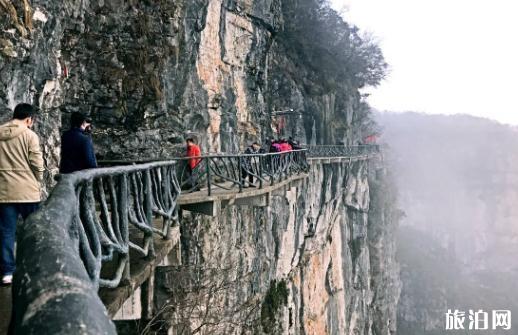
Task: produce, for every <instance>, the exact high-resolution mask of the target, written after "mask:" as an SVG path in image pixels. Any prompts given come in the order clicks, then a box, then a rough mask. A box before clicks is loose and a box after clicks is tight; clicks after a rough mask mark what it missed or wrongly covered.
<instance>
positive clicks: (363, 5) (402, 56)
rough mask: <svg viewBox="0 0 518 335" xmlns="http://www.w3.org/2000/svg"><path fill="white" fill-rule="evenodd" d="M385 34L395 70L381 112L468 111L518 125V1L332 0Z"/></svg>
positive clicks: (382, 93) (377, 98)
mask: <svg viewBox="0 0 518 335" xmlns="http://www.w3.org/2000/svg"><path fill="white" fill-rule="evenodd" d="M331 2H332V3H333V4H334V5H335V7H336V8H338V9H340V8H345V12H344V16H345V19H346V21H348V22H352V23H354V24H356V25H357V26H358V27H360V28H361V29H362V30H364V31H370V32H372V33H373V34H374V35H375V36H376V37H378V39H379V42H380V45H381V47H382V49H383V52H384V55H385V58H386V60H387V62H388V63H389V64H390V66H391V70H390V74H389V77H388V78H387V80H385V81H384V82H383V83H382V84H381V86H379V87H378V88H375V89H369V90H368V92H369V93H371V94H372V95H371V96H370V98H369V102H370V104H371V105H372V106H373V107H375V108H377V109H379V110H391V111H417V112H425V113H441V114H455V113H466V114H472V115H476V116H483V117H487V118H491V119H496V120H499V121H500V122H504V123H511V124H516V125H518V99H517V96H518V94H517V93H518V85H517V84H516V82H517V81H518V46H517V43H516V36H515V35H516V33H517V32H518V20H517V19H516V15H517V13H518V1H515V0H493V1H489V0H433V1H432V0H390V1H389V0H331Z"/></svg>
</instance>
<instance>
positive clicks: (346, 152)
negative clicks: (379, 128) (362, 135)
mask: <svg viewBox="0 0 518 335" xmlns="http://www.w3.org/2000/svg"><path fill="white" fill-rule="evenodd" d="M305 148H306V149H307V150H308V156H309V157H310V158H315V157H322V158H329V157H355V156H363V155H366V156H369V155H376V154H379V152H380V148H379V145H377V144H363V145H352V146H344V145H310V146H306V147H305Z"/></svg>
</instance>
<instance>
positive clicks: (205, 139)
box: [0, 0, 361, 174]
mask: <svg viewBox="0 0 518 335" xmlns="http://www.w3.org/2000/svg"><path fill="white" fill-rule="evenodd" d="M2 9H5V11H3V12H2V14H1V15H0V70H1V75H0V119H1V120H5V119H7V118H8V116H9V114H10V109H12V108H13V107H14V106H15V105H16V104H17V103H19V102H30V103H34V104H36V105H38V106H39V107H40V108H41V111H42V113H41V117H40V119H39V122H38V124H37V127H36V128H37V131H38V132H39V133H40V135H41V136H42V137H43V138H44V141H43V143H44V146H45V157H46V163H47V168H48V170H49V172H50V173H51V174H52V173H55V172H56V165H57V163H58V160H59V150H58V149H57V147H58V146H59V134H60V130H61V129H62V128H64V127H66V126H67V122H68V113H70V112H72V111H82V112H84V113H86V114H88V115H90V116H91V117H92V118H93V120H94V123H95V126H96V127H95V131H94V141H95V144H96V146H97V152H98V154H99V156H100V157H101V158H110V159H112V158H122V157H124V158H135V157H142V156H145V157H157V156H167V155H171V154H173V153H175V152H177V151H178V150H179V146H181V145H182V144H183V140H184V139H185V137H186V136H188V135H194V136H196V137H198V139H199V140H200V142H201V143H202V147H203V149H204V151H205V152H208V151H237V150H239V149H242V148H243V146H244V145H246V144H247V142H249V141H251V140H265V139H266V138H267V137H269V136H272V135H273V131H274V128H273V123H274V122H275V119H274V118H272V112H273V111H275V110H283V109H289V108H292V109H294V110H295V111H297V112H300V113H301V114H300V115H299V116H297V115H295V116H288V117H287V120H286V127H285V133H284V134H283V135H286V136H287V135H295V136H297V137H299V138H300V139H301V140H302V141H304V142H307V143H311V142H312V143H333V144H334V143H336V142H345V143H355V141H356V140H357V139H358V138H359V136H360V134H358V132H357V129H356V128H355V127H353V119H354V116H355V114H357V111H358V109H359V105H360V100H361V98H360V94H359V92H358V88H357V87H354V86H351V85H350V84H345V82H344V84H343V85H342V86H338V87H336V88H334V89H332V90H329V89H327V90H324V89H322V87H320V83H318V82H314V81H313V82H312V81H311V74H310V73H309V72H308V71H306V70H305V69H304V68H300V64H299V65H297V63H296V62H295V61H294V60H293V59H292V54H293V52H287V51H286V50H285V48H284V47H283V45H284V44H283V43H280V39H281V38H282V36H281V37H279V36H280V34H279V33H280V32H282V29H283V23H284V22H285V21H286V20H289V19H290V17H289V14H285V13H283V5H282V1H281V0H261V1H257V0H210V1H209V0H193V1H185V0H177V1H165V0H163V1H134V0H132V1H116V0H111V1H104V0H88V1H84V0H82V1H79V0H71V1H48V0H32V1H23V2H16V1H10V0H3V1H2ZM308 87H312V88H313V89H308Z"/></svg>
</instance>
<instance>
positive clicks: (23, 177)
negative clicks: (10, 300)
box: [0, 104, 44, 285]
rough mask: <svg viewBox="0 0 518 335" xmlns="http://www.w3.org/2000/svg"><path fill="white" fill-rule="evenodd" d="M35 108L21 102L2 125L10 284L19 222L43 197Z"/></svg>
mask: <svg viewBox="0 0 518 335" xmlns="http://www.w3.org/2000/svg"><path fill="white" fill-rule="evenodd" d="M34 116H35V109H34V107H33V106H32V105H29V104H19V105H18V106H16V108H15V109H14V113H13V119H12V120H11V121H10V122H8V123H6V124H4V125H2V126H0V243H1V246H0V253H1V255H0V271H1V273H2V284H3V285H10V284H11V282H12V279H13V272H14V269H15V265H16V264H15V259H14V242H15V238H16V222H17V221H18V217H19V216H21V217H22V218H23V219H24V220H25V219H26V218H27V217H28V216H29V215H30V214H32V213H33V212H35V211H36V210H37V209H38V206H39V202H40V200H41V181H42V179H43V171H44V168H43V157H42V153H41V149H40V141H39V139H38V135H36V133H34V132H33V131H32V130H31V129H30V128H31V127H32V125H33V122H34Z"/></svg>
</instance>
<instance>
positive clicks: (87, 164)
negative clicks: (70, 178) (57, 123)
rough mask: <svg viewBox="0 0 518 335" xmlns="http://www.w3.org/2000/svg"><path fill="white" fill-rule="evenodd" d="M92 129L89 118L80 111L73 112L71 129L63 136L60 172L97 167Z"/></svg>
mask: <svg viewBox="0 0 518 335" xmlns="http://www.w3.org/2000/svg"><path fill="white" fill-rule="evenodd" d="M90 129H91V121H90V120H89V119H87V118H86V117H85V116H84V115H83V114H81V113H79V112H74V113H72V115H71V117H70V129H69V130H67V131H66V132H65V133H63V136H62V137H61V163H60V165H59V172H60V173H72V172H76V171H80V170H85V169H92V168H96V167H97V160H96V159H95V153H94V146H93V143H92V137H91V136H90V134H89V130H90Z"/></svg>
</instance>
